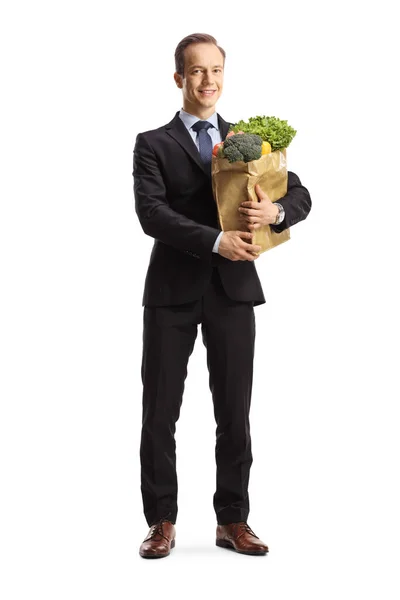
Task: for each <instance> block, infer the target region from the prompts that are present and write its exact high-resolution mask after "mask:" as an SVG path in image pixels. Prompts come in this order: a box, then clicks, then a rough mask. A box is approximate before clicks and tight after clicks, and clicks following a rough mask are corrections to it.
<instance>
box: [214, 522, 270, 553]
mask: <svg viewBox="0 0 400 600" xmlns="http://www.w3.org/2000/svg"><path fill="white" fill-rule="evenodd" d="M216 545H217V546H220V547H221V548H231V549H232V550H236V552H240V553H241V554H267V552H268V546H267V545H266V544H264V542H262V541H261V540H260V538H259V537H257V536H256V534H255V533H254V531H252V530H251V529H250V527H249V526H248V524H247V523H246V521H240V522H238V523H229V525H217V539H216Z"/></svg>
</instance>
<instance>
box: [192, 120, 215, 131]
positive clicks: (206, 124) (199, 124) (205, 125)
mask: <svg viewBox="0 0 400 600" xmlns="http://www.w3.org/2000/svg"><path fill="white" fill-rule="evenodd" d="M210 127H214V125H213V124H212V123H210V121H196V123H195V124H194V125H192V129H193V131H200V130H201V129H205V131H207V129H210Z"/></svg>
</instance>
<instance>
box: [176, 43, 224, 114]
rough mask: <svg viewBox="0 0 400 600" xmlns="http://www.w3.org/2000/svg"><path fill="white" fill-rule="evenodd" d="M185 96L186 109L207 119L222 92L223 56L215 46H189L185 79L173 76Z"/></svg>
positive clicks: (184, 108)
mask: <svg viewBox="0 0 400 600" xmlns="http://www.w3.org/2000/svg"><path fill="white" fill-rule="evenodd" d="M174 79H175V81H176V84H177V86H178V87H179V88H181V89H182V93H183V110H186V111H187V112H189V113H190V114H194V115H197V116H199V117H200V118H202V119H207V117H209V116H210V115H212V114H213V113H214V112H215V104H216V102H217V100H218V98H219V97H220V95H221V93H222V86H223V79H224V57H223V56H222V54H221V52H220V51H219V50H218V48H217V46H215V45H214V44H206V43H201V44H190V46H188V47H187V48H186V49H185V71H184V76H183V77H182V76H181V75H178V73H174Z"/></svg>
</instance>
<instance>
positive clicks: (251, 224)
mask: <svg viewBox="0 0 400 600" xmlns="http://www.w3.org/2000/svg"><path fill="white" fill-rule="evenodd" d="M248 227H249V229H251V230H252V229H259V228H260V227H261V223H249V225H248Z"/></svg>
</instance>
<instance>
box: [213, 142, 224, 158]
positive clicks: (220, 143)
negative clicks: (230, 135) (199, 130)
mask: <svg viewBox="0 0 400 600" xmlns="http://www.w3.org/2000/svg"><path fill="white" fill-rule="evenodd" d="M223 144H224V143H223V142H218V144H215V146H214V148H213V151H212V153H213V154H214V156H217V152H218V149H219V147H220V146H223Z"/></svg>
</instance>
